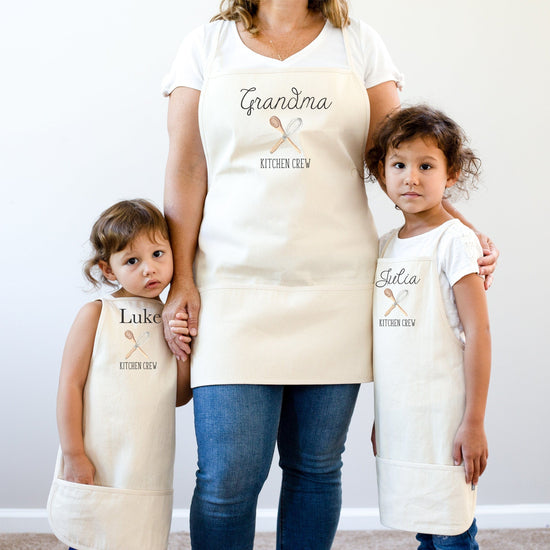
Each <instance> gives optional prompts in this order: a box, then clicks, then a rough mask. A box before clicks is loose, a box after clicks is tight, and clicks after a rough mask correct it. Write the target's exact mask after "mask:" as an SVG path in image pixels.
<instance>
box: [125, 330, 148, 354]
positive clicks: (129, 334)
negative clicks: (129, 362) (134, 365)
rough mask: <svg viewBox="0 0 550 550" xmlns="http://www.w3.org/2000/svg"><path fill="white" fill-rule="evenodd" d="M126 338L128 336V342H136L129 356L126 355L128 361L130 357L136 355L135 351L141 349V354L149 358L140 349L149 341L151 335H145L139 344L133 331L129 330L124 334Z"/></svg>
mask: <svg viewBox="0 0 550 550" xmlns="http://www.w3.org/2000/svg"><path fill="white" fill-rule="evenodd" d="M124 336H126V338H128V340H132V342H134V347H133V348H132V349H131V350H130V351H129V352H128V354H127V355H126V359H128V357H130V355H132V353H134V351H136V350H137V349H139V351H141V353H143V355H145V357H147V358H149V356H148V355H147V354H146V353H145V352H144V351H143V350H142V349H141V348H140V347H139V346H140V344H143V342H144V341H145V340H147V338H149V333H148V332H146V333H144V334H143V336H142V337H141V338H140V339H139V342H136V339H135V337H134V333H133V332H132V331H131V330H127V331H126V332H125V333H124Z"/></svg>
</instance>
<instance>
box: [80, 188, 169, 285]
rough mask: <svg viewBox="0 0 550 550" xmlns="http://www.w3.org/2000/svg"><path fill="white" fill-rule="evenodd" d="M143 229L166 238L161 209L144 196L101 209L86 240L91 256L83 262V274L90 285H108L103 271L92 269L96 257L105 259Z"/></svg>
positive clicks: (95, 264) (167, 235)
mask: <svg viewBox="0 0 550 550" xmlns="http://www.w3.org/2000/svg"><path fill="white" fill-rule="evenodd" d="M144 231H145V232H147V233H148V234H149V235H150V237H151V238H152V239H154V238H155V236H156V235H157V234H159V233H160V234H161V235H162V236H163V237H164V238H165V239H169V233H168V225H167V223H166V220H165V219H164V216H163V215H162V213H161V211H160V210H159V209H158V208H157V207H156V206H155V205H154V204H153V203H151V202H149V201H148V200H145V199H133V200H124V201H120V202H117V203H116V204H113V206H110V207H109V208H107V210H105V211H103V212H102V213H101V214H100V216H99V218H98V219H97V221H96V222H95V223H94V225H93V227H92V231H91V233H90V243H91V245H92V251H93V252H92V257H91V258H90V259H89V260H88V261H87V262H86V263H85V264H84V275H85V277H86V279H88V281H90V282H91V283H92V284H93V285H94V286H99V285H100V284H101V283H105V284H108V285H112V283H111V282H110V281H109V280H107V279H106V278H105V277H104V276H103V274H101V275H100V276H99V277H98V278H96V277H95V276H94V274H93V273H92V271H94V268H95V267H96V266H97V265H98V264H99V262H100V260H103V261H105V262H109V258H110V257H111V255H112V254H115V253H116V252H120V251H121V250H122V249H124V248H126V246H128V244H129V243H130V242H131V241H133V240H134V239H135V238H136V237H137V236H138V235H140V234H141V233H143V232H144Z"/></svg>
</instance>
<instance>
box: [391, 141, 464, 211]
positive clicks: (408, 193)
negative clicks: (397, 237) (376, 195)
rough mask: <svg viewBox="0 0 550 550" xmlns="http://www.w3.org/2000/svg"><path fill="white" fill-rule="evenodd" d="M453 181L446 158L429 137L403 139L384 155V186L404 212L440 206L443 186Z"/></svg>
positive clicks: (447, 185)
mask: <svg viewBox="0 0 550 550" xmlns="http://www.w3.org/2000/svg"><path fill="white" fill-rule="evenodd" d="M455 181H456V179H454V178H452V177H451V176H449V174H448V167H447V158H446V157H445V155H444V153H443V151H442V150H441V149H440V148H439V147H438V146H437V144H436V142H435V141H434V140H432V139H424V138H421V137H417V138H414V139H412V140H410V141H405V142H403V143H401V144H400V145H399V147H398V148H395V149H390V150H389V151H388V153H387V155H386V161H385V163H384V183H385V185H386V190H387V192H388V196H389V197H390V199H391V200H392V201H393V202H394V203H395V204H396V205H397V206H399V208H400V209H401V210H402V211H403V212H405V213H410V214H418V213H422V212H427V211H429V210H431V209H433V208H437V207H439V206H440V205H441V201H442V199H443V193H444V192H445V189H446V188H447V187H451V186H452V185H454V183H455Z"/></svg>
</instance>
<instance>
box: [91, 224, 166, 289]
mask: <svg viewBox="0 0 550 550" xmlns="http://www.w3.org/2000/svg"><path fill="white" fill-rule="evenodd" d="M99 267H100V268H101V270H102V271H103V274H104V275H105V277H106V278H107V279H108V280H110V281H118V283H119V284H120V286H121V287H122V288H121V289H120V290H118V291H117V292H115V296H117V297H121V296H139V297H142V298H157V297H158V296H159V294H160V293H161V292H162V291H163V290H164V289H165V288H166V287H167V286H168V284H169V283H170V280H171V279H172V273H173V261H172V249H171V248H170V243H169V241H168V240H166V239H165V238H164V237H163V236H162V235H161V234H160V233H157V234H156V235H155V239H154V240H152V239H151V237H150V235H149V233H147V232H145V231H144V232H142V233H140V234H139V235H138V236H137V237H136V238H135V239H134V240H133V241H131V242H130V243H128V245H127V246H126V248H124V249H122V250H120V251H119V252H115V253H114V254H111V257H110V258H109V262H108V263H107V262H105V261H103V260H101V261H100V262H99Z"/></svg>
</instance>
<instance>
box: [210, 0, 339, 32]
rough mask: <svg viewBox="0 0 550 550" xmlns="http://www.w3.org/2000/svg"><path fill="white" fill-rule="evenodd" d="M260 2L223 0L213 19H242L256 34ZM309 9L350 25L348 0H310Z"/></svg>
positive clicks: (245, 25)
mask: <svg viewBox="0 0 550 550" xmlns="http://www.w3.org/2000/svg"><path fill="white" fill-rule="evenodd" d="M259 3H260V0H222V1H221V4H220V13H218V14H217V15H215V16H214V17H212V19H211V21H220V20H224V21H240V22H241V23H242V24H243V26H244V29H245V30H246V31H248V32H249V33H251V34H256V33H257V32H258V27H257V26H256V24H255V23H254V18H255V17H256V14H257V13H258V5H259ZM307 9H308V10H310V11H317V12H320V13H322V14H323V17H324V18H325V19H328V20H329V21H330V22H331V23H332V25H334V26H335V27H338V28H339V29H341V28H342V27H345V26H346V25H349V15H348V3H347V0H309V1H308V5H307Z"/></svg>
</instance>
